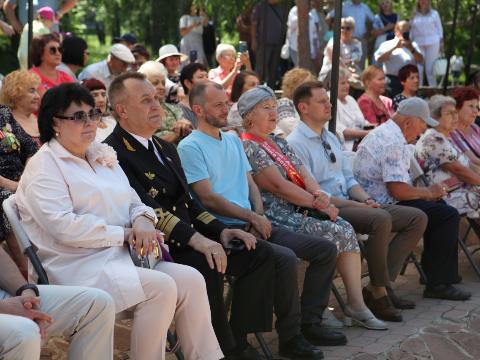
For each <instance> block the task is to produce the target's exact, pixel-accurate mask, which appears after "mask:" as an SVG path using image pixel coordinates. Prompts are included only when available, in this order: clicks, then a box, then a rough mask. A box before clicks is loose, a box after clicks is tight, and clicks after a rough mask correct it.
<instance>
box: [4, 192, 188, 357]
mask: <svg viewBox="0 0 480 360" xmlns="http://www.w3.org/2000/svg"><path fill="white" fill-rule="evenodd" d="M2 206H3V211H4V212H5V215H6V216H7V219H8V221H9V223H10V226H11V227H12V231H13V233H14V234H15V238H16V239H17V243H18V246H19V247H20V249H21V250H22V252H23V253H24V254H25V255H26V256H27V257H28V260H29V261H30V262H31V264H32V266H33V268H34V270H35V272H36V273H37V275H38V281H37V283H38V284H40V285H48V284H49V282H48V276H47V272H46V271H45V269H44V268H43V266H42V263H41V261H40V259H39V258H38V256H37V253H36V250H35V249H34V247H33V245H32V243H31V242H30V239H29V237H28V235H27V233H26V232H25V230H24V229H23V225H22V223H21V222H20V214H19V213H18V208H17V204H16V202H15V194H13V195H10V197H9V198H8V199H5V200H4V201H3V203H2ZM132 316H133V314H132V313H131V312H128V311H123V312H121V313H119V314H117V316H116V319H117V320H122V319H128V318H131V317H132ZM167 341H168V343H169V344H170V347H169V348H167V352H175V356H176V357H177V359H178V360H185V358H184V356H183V353H182V350H181V349H180V347H179V345H178V341H177V338H176V336H175V335H174V334H172V333H171V332H170V331H168V333H167Z"/></svg>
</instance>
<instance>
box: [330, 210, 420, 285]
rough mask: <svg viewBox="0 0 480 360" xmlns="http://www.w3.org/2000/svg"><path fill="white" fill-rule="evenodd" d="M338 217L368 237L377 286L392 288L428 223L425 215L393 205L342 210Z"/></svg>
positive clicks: (369, 258) (372, 274)
mask: <svg viewBox="0 0 480 360" xmlns="http://www.w3.org/2000/svg"><path fill="white" fill-rule="evenodd" d="M339 215H340V216H341V217H342V218H344V219H345V220H347V221H348V222H349V223H350V224H352V226H353V228H354V229H355V231H356V232H357V233H360V234H368V240H367V242H366V248H367V263H368V271H369V274H370V280H371V283H372V285H374V286H389V285H390V284H391V282H393V281H395V279H396V277H397V275H398V273H399V272H400V270H401V269H402V265H403V263H404V261H405V259H406V257H407V256H408V255H409V254H410V253H411V252H412V250H413V249H414V248H415V246H416V245H417V243H418V241H419V240H420V238H421V237H422V235H423V233H424V232H425V229H426V227H427V223H428V218H427V215H426V214H425V213H424V212H423V211H421V210H419V209H416V208H412V207H407V206H399V205H392V204H387V205H382V206H381V208H376V209H375V208H356V207H345V208H340V213H339ZM392 232H393V233H395V236H393V238H392Z"/></svg>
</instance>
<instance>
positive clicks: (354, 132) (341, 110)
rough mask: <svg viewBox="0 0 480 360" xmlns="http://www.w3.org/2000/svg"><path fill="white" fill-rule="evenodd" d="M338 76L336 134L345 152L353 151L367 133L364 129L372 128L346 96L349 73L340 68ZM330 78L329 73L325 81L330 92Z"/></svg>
mask: <svg viewBox="0 0 480 360" xmlns="http://www.w3.org/2000/svg"><path fill="white" fill-rule="evenodd" d="M338 76H339V78H338V99H337V117H336V121H337V134H338V135H339V137H340V138H343V140H344V147H345V150H349V151H355V150H356V149H355V148H354V145H355V143H357V144H358V143H359V142H360V141H361V140H362V139H363V138H364V137H365V136H367V134H368V132H369V130H366V129H365V127H367V128H372V127H373V126H372V124H370V123H369V122H368V121H366V120H365V117H364V116H363V113H362V110H360V107H359V106H358V104H357V102H356V101H355V99H354V98H353V97H351V96H350V95H348V93H349V91H350V84H349V82H348V79H349V77H350V72H349V71H348V70H347V69H345V68H342V67H341V68H340V69H339V74H338ZM330 78H331V73H329V74H328V76H327V78H326V81H325V86H326V87H327V89H328V90H330Z"/></svg>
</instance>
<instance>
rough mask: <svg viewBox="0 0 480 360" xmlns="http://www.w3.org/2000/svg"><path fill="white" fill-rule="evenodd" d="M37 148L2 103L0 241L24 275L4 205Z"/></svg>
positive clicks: (24, 269)
mask: <svg viewBox="0 0 480 360" xmlns="http://www.w3.org/2000/svg"><path fill="white" fill-rule="evenodd" d="M37 149H38V147H37V144H36V143H35V142H34V141H33V140H32V137H31V136H30V135H28V134H27V133H26V132H25V130H23V128H22V127H21V126H20V125H19V124H18V123H17V122H16V121H15V119H14V118H13V115H12V113H11V112H10V109H9V108H8V107H7V106H5V105H0V242H2V241H6V242H7V245H8V248H9V250H10V253H11V255H12V258H13V260H14V261H15V263H16V264H17V266H18V267H19V269H20V271H21V272H22V273H23V274H24V275H26V274H27V263H26V261H25V258H24V257H23V255H22V252H21V250H20V248H19V247H18V245H17V242H16V240H15V236H14V235H13V232H12V230H11V228H10V224H9V223H8V220H7V218H6V216H5V214H4V212H3V208H2V206H1V204H2V203H3V201H4V200H5V199H7V198H8V197H9V196H10V195H12V194H14V193H15V191H16V190H17V186H18V181H19V180H20V176H21V175H22V173H23V169H24V168H25V164H26V163H27V161H28V159H30V157H32V156H33V154H35V153H36V152H37Z"/></svg>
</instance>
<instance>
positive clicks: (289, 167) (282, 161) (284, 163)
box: [240, 133, 305, 189]
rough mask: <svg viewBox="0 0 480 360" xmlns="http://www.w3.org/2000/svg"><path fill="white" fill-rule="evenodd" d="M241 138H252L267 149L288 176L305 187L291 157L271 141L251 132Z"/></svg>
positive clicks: (296, 183)
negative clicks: (281, 151)
mask: <svg viewBox="0 0 480 360" xmlns="http://www.w3.org/2000/svg"><path fill="white" fill-rule="evenodd" d="M240 138H241V139H242V140H251V141H254V142H256V143H257V144H259V145H260V146H261V147H262V149H263V150H265V151H266V152H267V154H268V155H269V156H270V157H271V158H272V159H273V161H275V162H276V163H277V164H278V165H280V166H281V167H282V169H283V170H285V172H286V173H287V175H288V177H289V178H290V180H292V182H293V183H294V184H295V185H297V186H300V187H301V188H302V189H305V180H303V177H302V175H300V173H299V172H298V171H297V169H296V168H295V166H294V165H293V164H292V162H291V161H290V159H289V158H288V157H287V156H286V155H284V154H282V153H280V152H279V151H278V150H277V149H276V147H275V146H273V145H272V144H270V143H269V141H268V140H267V139H262V138H261V137H259V136H256V135H253V134H249V133H243V134H241V135H240Z"/></svg>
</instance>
